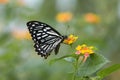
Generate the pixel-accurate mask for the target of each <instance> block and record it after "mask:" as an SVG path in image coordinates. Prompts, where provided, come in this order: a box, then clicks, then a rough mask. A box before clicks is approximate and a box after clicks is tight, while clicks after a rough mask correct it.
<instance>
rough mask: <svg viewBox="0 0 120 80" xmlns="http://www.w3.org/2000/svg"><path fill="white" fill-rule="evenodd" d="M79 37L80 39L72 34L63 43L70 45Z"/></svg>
mask: <svg viewBox="0 0 120 80" xmlns="http://www.w3.org/2000/svg"><path fill="white" fill-rule="evenodd" d="M77 39H78V37H76V36H74V35H72V34H71V35H70V36H69V37H68V38H67V39H65V40H64V41H63V43H65V44H69V45H70V44H72V43H74V42H75V41H76V40H77Z"/></svg>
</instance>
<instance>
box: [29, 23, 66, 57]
mask: <svg viewBox="0 0 120 80" xmlns="http://www.w3.org/2000/svg"><path fill="white" fill-rule="evenodd" d="M27 26H28V29H29V32H30V34H31V36H32V39H33V41H34V43H35V45H34V47H35V51H36V52H38V54H39V55H41V56H44V57H45V58H47V56H48V55H50V52H51V51H52V50H53V49H55V54H57V52H58V50H57V47H59V46H60V43H61V42H62V41H63V40H64V37H63V36H61V34H60V33H58V32H57V31H56V30H55V29H53V28H52V27H51V26H49V25H48V24H46V23H42V22H39V21H29V22H28V23H27Z"/></svg>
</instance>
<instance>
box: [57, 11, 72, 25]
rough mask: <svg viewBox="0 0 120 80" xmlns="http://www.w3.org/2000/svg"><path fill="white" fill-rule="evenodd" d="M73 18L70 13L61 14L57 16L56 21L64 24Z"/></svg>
mask: <svg viewBox="0 0 120 80" xmlns="http://www.w3.org/2000/svg"><path fill="white" fill-rule="evenodd" d="M72 16H73V15H72V13H70V12H61V13H59V14H57V16H56V20H57V21H58V22H62V23H64V22H69V21H70V20H71V19H72Z"/></svg>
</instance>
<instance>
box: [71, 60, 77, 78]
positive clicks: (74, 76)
mask: <svg viewBox="0 0 120 80" xmlns="http://www.w3.org/2000/svg"><path fill="white" fill-rule="evenodd" d="M74 68H75V71H74V74H73V79H72V80H75V79H76V74H77V72H78V59H77V60H76V63H75V65H74Z"/></svg>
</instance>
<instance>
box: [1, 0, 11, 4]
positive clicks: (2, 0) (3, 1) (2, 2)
mask: <svg viewBox="0 0 120 80" xmlns="http://www.w3.org/2000/svg"><path fill="white" fill-rule="evenodd" d="M8 2H9V0H0V4H7V3H8Z"/></svg>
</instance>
